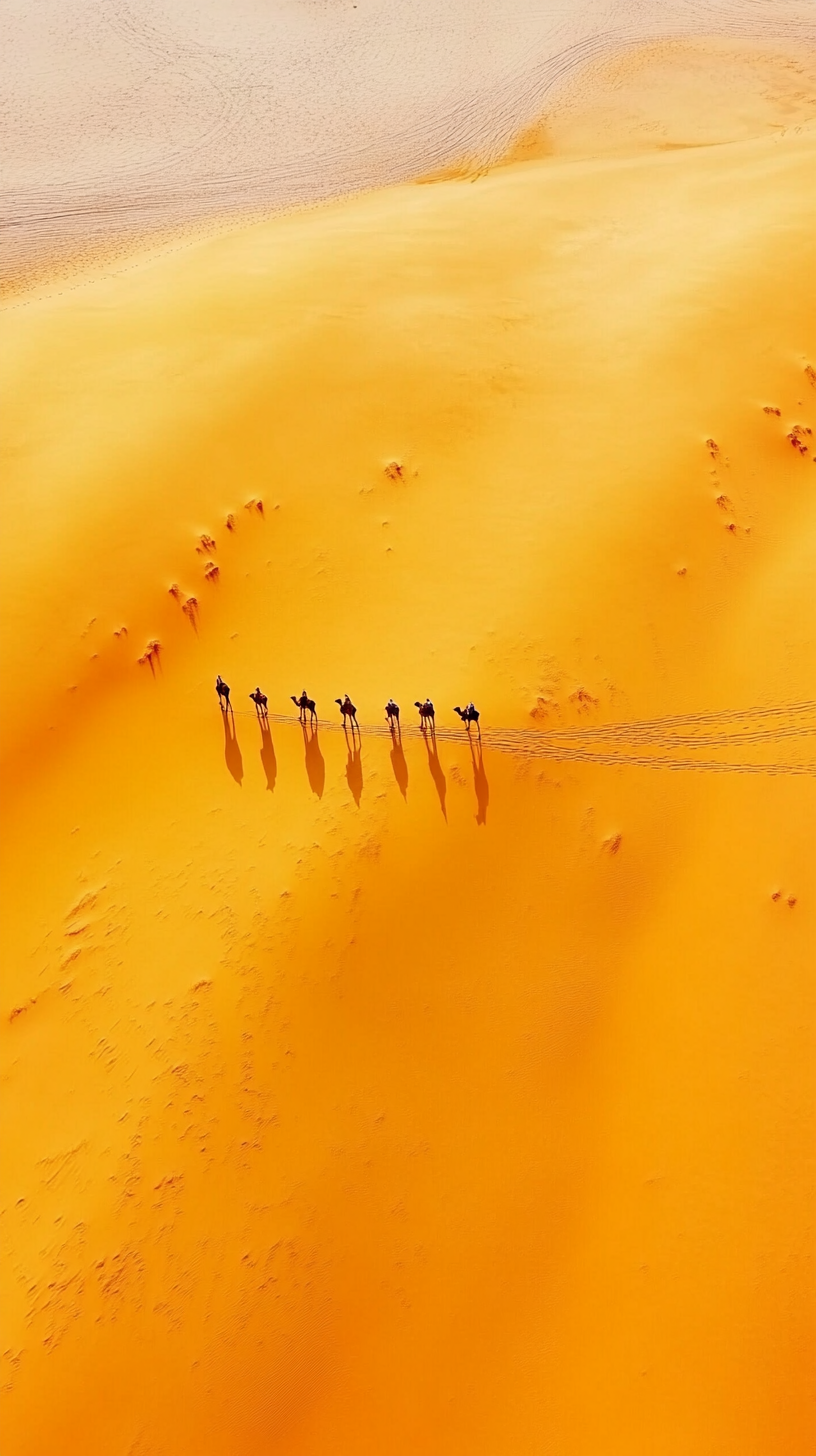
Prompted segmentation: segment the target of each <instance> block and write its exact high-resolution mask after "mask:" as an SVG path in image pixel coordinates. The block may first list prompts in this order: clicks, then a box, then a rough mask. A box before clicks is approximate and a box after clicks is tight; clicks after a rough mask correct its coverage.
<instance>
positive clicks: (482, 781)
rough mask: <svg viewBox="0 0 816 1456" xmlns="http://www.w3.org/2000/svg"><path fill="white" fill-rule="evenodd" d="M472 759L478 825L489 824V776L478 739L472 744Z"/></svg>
mask: <svg viewBox="0 0 816 1456" xmlns="http://www.w3.org/2000/svg"><path fill="white" fill-rule="evenodd" d="M470 757H471V762H472V763H473V787H474V789H475V790H476V823H477V824H486V823H487V806H488V804H489V803H490V785H489V783H488V782H487V774H486V773H485V769H484V759H483V758H482V745H481V742H480V740H479V739H478V738H477V740H476V742H475V743H474V742H473V740H472V739H471V742H470Z"/></svg>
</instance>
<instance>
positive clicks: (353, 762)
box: [344, 729, 363, 809]
mask: <svg viewBox="0 0 816 1456" xmlns="http://www.w3.org/2000/svg"><path fill="white" fill-rule="evenodd" d="M344 731H345V729H344ZM346 745H347V747H348V758H347V759H346V778H347V779H348V786H349V788H350V789H351V793H352V797H353V799H354V802H355V804H356V805H357V808H358V809H359V807H360V799H361V798H362V795H363V759H362V754H361V751H360V740H359V738H358V737H357V736H356V734H354V733H352V734H351V737H350V738H349V735H348V734H346Z"/></svg>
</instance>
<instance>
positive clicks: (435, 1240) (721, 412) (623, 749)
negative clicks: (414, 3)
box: [0, 4, 816, 1456]
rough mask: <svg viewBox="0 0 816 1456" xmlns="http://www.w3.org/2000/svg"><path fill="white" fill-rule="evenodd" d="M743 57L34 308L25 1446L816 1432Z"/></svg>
mask: <svg viewBox="0 0 816 1456" xmlns="http://www.w3.org/2000/svg"><path fill="white" fill-rule="evenodd" d="M328 8H330V7H319V6H317V5H316V4H315V5H314V6H307V5H303V6H301V7H299V9H298V11H297V13H298V15H299V16H300V21H301V23H302V24H303V26H306V24H307V22H308V23H311V20H312V18H313V17H314V15H315V14H316V13H317V12H318V11H320V12H321V14H322V13H324V10H325V9H328ZM697 8H698V10H701V9H704V8H705V7H697ZM248 9H249V7H247V10H248ZM295 9H296V7H294V6H292V7H291V12H292V14H294V13H295ZM518 9H519V13H520V14H521V12H522V10H523V9H524V7H522V6H521V5H519V7H518ZM596 9H597V8H596ZM732 9H733V14H734V15H736V13H737V7H733V8H732ZM742 9H743V11H747V9H748V7H747V6H743V7H742ZM780 9H781V8H780ZM532 10H533V7H530V6H528V7H527V8H526V11H525V13H526V14H531V13H532ZM725 10H728V13H729V14H731V13H732V11H731V10H729V8H728V7H724V12H725ZM724 12H723V13H724ZM39 13H40V14H41V15H42V16H43V17H45V16H47V14H48V13H49V12H48V10H47V8H46V7H43V8H42V10H41V11H40V12H39ZM77 13H79V12H77ZM125 13H126V12H125V11H124V8H122V9H121V10H117V9H115V8H114V9H112V10H111V12H110V14H111V15H112V16H114V17H116V16H119V21H117V23H118V24H120V25H124V21H123V20H122V19H121V17H122V16H123V15H125ZM182 13H183V12H182V11H181V10H179V14H182ZM382 13H383V14H384V13H385V11H384V10H383V12H382ZM422 14H423V16H424V14H425V12H424V10H423V11H422ZM259 23H260V21H259ZM423 23H424V19H423ZM237 29H238V20H236V34H237ZM236 43H237V42H236ZM734 45H736V41H734V40H733V39H732V40H728V39H727V37H726V38H725V39H723V38H722V37H721V38H719V39H717V40H715V41H713V42H712V43H711V48H710V50H709V51H707V52H706V50H705V47H704V46H703V45H702V43H701V42H697V41H695V42H693V43H692V42H683V47H685V49H683V47H681V50H682V55H681V53H680V50H675V51H674V52H672V54H673V55H674V56H675V61H674V62H672V61H671V58H670V56H669V55H668V54H667V52H665V51H664V50H662V49H661V48H658V50H657V51H655V50H651V49H650V50H649V51H648V54H647V52H646V51H642V52H640V53H638V55H634V54H630V55H629V56H628V57H626V58H624V57H622V56H619V57H618V58H617V59H616V60H614V61H613V60H611V59H609V58H605V59H604V60H603V64H601V63H600V62H599V63H598V68H597V69H596V71H594V72H593V73H592V74H593V77H594V79H592V80H591V81H588V82H587V84H586V87H585V88H584V90H583V91H582V92H581V94H580V96H577V98H576V99H574V101H570V102H566V101H565V102H564V104H563V106H562V107H561V109H559V110H557V112H556V111H555V110H554V111H553V113H552V115H549V116H545V117H544V118H543V119H542V120H541V121H540V123H538V124H537V125H536V127H534V128H531V129H528V131H527V132H526V134H525V136H522V137H521V138H520V139H519V140H518V142H517V143H516V149H515V150H514V151H511V158H510V160H509V161H507V160H506V161H505V162H504V164H503V165H500V166H495V167H493V168H489V169H485V168H483V167H482V168H475V169H474V170H472V171H471V172H470V173H468V171H467V167H466V166H465V165H464V164H463V167H462V175H461V176H459V177H451V178H450V179H448V180H440V181H436V182H433V183H426V184H423V185H420V184H418V183H416V182H405V183H401V184H399V185H394V186H391V187H389V188H384V189H380V190H377V191H373V192H371V193H368V194H366V195H363V196H357V197H351V198H349V197H346V198H340V199H337V200H335V201H333V202H331V203H327V204H326V205H324V206H322V207H321V208H319V209H315V210H313V211H311V212H306V213H302V214H299V213H293V214H291V215H287V216H282V217H278V218H274V219H271V220H268V221H265V222H261V223H255V224H254V225H252V226H246V227H242V228H232V229H230V230H228V231H224V232H223V233H222V234H220V235H217V236H211V237H207V238H201V239H199V240H197V241H194V242H191V243H187V244H185V245H184V246H174V247H172V248H171V247H168V248H166V249H165V251H164V252H161V253H160V254H158V255H151V256H144V257H142V258H139V257H135V258H133V259H131V261H130V263H129V264H128V265H127V266H124V264H120V265H119V266H118V267H117V268H116V269H108V268H104V269H101V270H100V271H99V274H98V276H96V277H92V278H91V277H89V278H87V279H86V280H85V281H83V282H82V283H81V284H80V283H77V282H75V283H74V285H73V286H71V287H70V288H64V289H63V287H62V285H61V284H59V283H55V284H54V286H53V287H51V288H50V290H49V289H45V290H44V291H41V292H40V293H39V294H37V295H31V296H29V297H27V298H24V299H22V300H19V301H18V302H16V303H15V305H14V306H13V307H10V308H8V309H7V311H6V313H5V315H4V327H3V393H4V398H5V401H6V426H5V431H4V436H5V442H4V443H5V450H6V457H5V463H4V478H5V482H6V484H5V491H4V515H3V543H4V569H3V576H2V595H1V596H0V609H2V614H3V621H4V623H5V624H6V630H5V634H4V643H3V674H4V685H5V689H6V696H5V710H4V714H3V764H4V784H5V805H6V808H5V821H6V822H5V830H6V832H5V835H4V840H3V856H4V860H3V876H4V891H5V895H4V904H5V910H4V919H3V928H4V949H5V964H6V972H5V980H4V990H3V1005H2V1038H3V1045H4V1069H5V1070H4V1084H3V1105H4V1131H5V1136H4V1138H3V1149H2V1151H3V1159H4V1166H3V1169H2V1204H1V1205H0V1207H2V1259H3V1291H4V1295H3V1307H4V1311H5V1315H4V1338H3V1365H4V1376H3V1403H4V1414H3V1421H2V1431H3V1435H2V1442H1V1444H0V1449H2V1452H3V1456H812V1453H813V1452H814V1451H815V1450H816V1422H815V1421H814V1409H813V1381H812V1369H813V1352H814V1339H813V1335H814V1328H813V1324H814V1322H813V1309H814V1285H813V1271H812V1252H813V1250H812V1210H813V1193H814V1180H813V1171H814V1169H813V1161H814V1160H813V1152H814V1148H816V1138H814V1132H815V1131H816V1128H814V1116H813V1101H812V1066H813V1053H814V1045H813V1043H814V1033H813V1028H814V1004H813V1003H814V993H813V976H812V959H813V944H814V930H815V929H816V923H815V922H816V916H815V915H814V904H816V899H815V897H816V876H815V875H814V824H816V816H814V808H815V807H816V804H815V803H814V801H815V800H816V793H814V772H815V771H816V755H814V737H815V736H816V703H814V701H813V699H814V687H813V684H814V663H815V662H816V640H815V639H816V627H815V626H814V615H813V610H812V606H813V581H814V570H813V568H814V541H815V539H816V530H814V527H815V526H816V449H815V448H814V441H816V434H814V431H816V330H815V329H814V321H816V297H815V296H814V295H816V267H814V237H816V190H815V189H814V186H813V179H814V175H816V124H814V114H816V107H814V108H813V110H812V111H811V115H810V118H809V117H808V116H807V114H806V113H807V110H808V100H807V98H808V96H809V95H810V94H811V92H810V90H809V87H810V80H809V77H810V76H811V75H812V72H811V71H809V70H808V67H809V66H810V65H811V61H810V60H809V58H808V56H809V53H806V52H805V51H804V50H802V51H801V53H798V54H797V56H796V57H791V56H790V55H789V54H788V53H786V52H785V51H784V48H783V49H782V50H780V49H779V47H776V48H774V49H772V50H769V51H768V52H767V53H765V54H764V55H762V54H760V52H759V50H758V49H757V48H756V37H754V39H752V40H751V43H750V46H749V45H748V43H747V42H746V44H745V46H743V47H742V48H741V49H739V55H736V53H731V58H730V59H724V58H723V57H724V51H723V47H726V48H727V47H729V46H734ZM196 55H198V53H197V52H196ZM780 58H781V59H780ZM191 65H192V60H191ZM246 65H247V67H248V68H249V67H250V60H249V59H247V60H246ZM616 68H619V69H616ZM741 68H742V69H741ZM796 68H798V69H796ZM718 71H724V72H725V73H726V74H727V76H728V78H729V79H728V82H727V84H726V83H723V86H722V88H721V92H720V93H719V94H720V95H721V104H719V106H718V104H717V103H716V97H715V96H714V95H713V93H712V91H711V87H710V85H709V84H708V83H706V82H705V79H704V78H705V77H706V76H708V77H711V76H712V75H714V74H717V72H718ZM247 74H249V72H248V73H247ZM740 76H742V77H743V79H744V86H742V89H741V83H739V79H738V78H739V77H740ZM751 76H753V78H754V79H753V80H751V79H750V77H751ZM770 76H775V77H776V82H775V83H774V84H775V85H776V87H777V89H776V90H775V91H774V90H773V88H772V86H771V82H770V80H769V77H770ZM757 77H759V80H758V81H757V80H756V78H757ZM701 78H702V79H701ZM593 88H594V90H593ZM249 89H250V90H251V88H249ZM794 93H795V96H794ZM591 94H594V95H595V96H596V98H597V111H596V114H595V120H594V122H593V119H592V107H591V104H590V102H591ZM616 96H617V97H618V100H617V102H616V101H615V100H614V98H615V97H616ZM657 98H662V99H661V100H660V102H659V104H658V100H657ZM703 103H704V104H703ZM785 108H788V110H786V109H785ZM786 118H787V120H786ZM423 125H425V122H423ZM114 141H115V138H114ZM54 145H55V147H57V146H61V145H62V142H61V141H59V139H55V142H54ZM112 145H113V143H112ZM117 145H118V143H117ZM179 157H180V158H181V160H182V161H183V157H182V154H181V153H179ZM514 157H515V160H513V158H514ZM180 164H181V163H180ZM55 165H56V164H55ZM60 165H62V164H61V163H60ZM77 165H78V172H77V175H78V176H79V175H80V170H79V163H78V164H77ZM83 165H84V164H83ZM203 165H204V160H203V154H202V166H203ZM400 165H402V164H400ZM49 205H50V204H49ZM216 673H222V674H223V676H224V677H225V678H226V680H227V681H228V682H229V684H230V685H231V689H232V696H233V704H234V709H235V712H234V714H233V715H225V714H222V713H221V712H220V711H219V707H218V703H217V701H216V696H215V692H214V680H215V676H216ZM256 684H260V687H261V688H262V690H263V691H264V692H265V693H267V694H268V696H269V707H270V718H269V721H268V723H266V724H261V723H259V722H258V721H257V719H256V716H255V710H254V707H253V704H252V703H251V701H250V700H249V696H248V695H249V693H250V691H251V690H252V689H254V688H255V686H256ZM304 686H305V688H306V689H307V690H308V692H309V693H310V694H311V695H312V696H313V697H314V698H315V699H316V701H317V709H318V715H319V726H318V729H317V731H316V732H315V731H312V730H311V729H310V728H308V727H306V728H302V727H301V726H300V725H299V724H298V722H297V718H296V711H295V709H294V708H293V706H292V704H291V702H290V695H291V694H298V693H299V692H300V691H301V689H302V688H303V687H304ZM346 691H348V692H349V693H351V695H352V697H353V699H354V701H355V703H356V705H357V708H358V713H359V718H360V723H361V729H362V731H361V734H360V736H359V739H358V740H354V741H352V740H351V739H350V738H349V737H348V736H344V734H343V731H342V729H341V727H340V724H339V714H338V712H337V709H336V707H335V705H334V701H333V700H334V699H335V698H336V697H338V696H342V694H343V693H344V692H346ZM389 694H393V695H394V697H395V698H396V699H397V700H398V701H399V703H400V704H401V706H402V720H403V732H402V738H401V740H399V739H397V740H396V741H394V740H392V738H391V737H390V735H389V734H388V732H387V730H386V726H385V721H384V714H383V705H384V703H385V700H386V698H387V697H388V696H389ZM426 694H429V695H430V696H431V697H432V698H433V699H434V700H435V703H436V706H437V713H438V730H437V733H436V736H435V738H430V737H423V736H422V735H421V734H420V733H419V731H418V729H417V727H416V726H415V725H416V710H415V709H414V707H413V704H414V701H415V700H416V699H421V698H424V697H425V695H426ZM470 698H473V699H474V700H475V701H476V702H477V704H478V706H479V708H480V709H481V712H482V720H481V721H482V736H481V742H479V741H478V740H477V739H471V740H470V741H469V740H468V738H467V736H466V734H465V732H464V730H463V728H462V726H461V724H460V723H459V722H458V720H457V719H456V717H455V716H454V714H453V712H452V708H453V705H454V704H462V703H464V702H466V701H467V700H468V699H470Z"/></svg>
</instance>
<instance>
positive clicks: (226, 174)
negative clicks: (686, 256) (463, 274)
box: [0, 0, 813, 288]
mask: <svg viewBox="0 0 816 1456" xmlns="http://www.w3.org/2000/svg"><path fill="white" fill-rule="evenodd" d="M695 35H698V36H699V35H704V36H706V35H719V36H723V37H728V38H731V39H732V40H733V41H735V42H749V43H750V42H752V41H753V42H756V41H765V42H768V41H769V40H770V39H771V38H773V39H775V40H776V41H777V42H779V43H780V44H782V45H783V46H785V45H787V46H788V47H789V48H790V50H789V53H788V54H789V55H790V54H793V55H794V56H795V55H796V54H797V53H798V48H799V47H800V46H801V45H802V44H803V43H806V42H808V41H811V42H812V39H813V10H812V5H811V4H810V3H809V0H672V3H671V4H669V3H667V0H561V3H559V4H539V3H532V0H501V4H495V3H488V0H357V3H356V4H355V3H354V0H276V3H274V4H262V3H253V0H245V3H243V4H239V5H236V3H234V0H196V3H195V4H193V3H192V0H172V3H171V0H135V3H130V4H128V3H125V0H72V3H70V4H68V3H66V0H38V3H37V4H36V5H32V4H30V3H29V0H7V4H6V6H5V7H4V17H3V31H2V37H0V38H1V39H2V49H0V64H2V68H3V69H2V92H3V113H2V117H3V138H4V146H3V159H2V176H3V183H2V202H1V203H0V206H1V207H2V214H3V219H4V233H3V236H4V243H3V272H4V277H5V281H6V286H7V288H8V287H14V288H19V287H20V286H21V285H27V284H30V283H31V281H32V280H33V279H34V278H35V277H37V276H38V275H40V274H42V272H43V270H46V271H49V270H50V272H51V273H52V274H53V272H54V269H55V267H56V265H57V264H58V263H61V264H62V267H63V269H64V268H66V267H68V266H70V267H71V268H74V267H76V266H78V265H81V264H82V263H84V262H87V260H88V259H89V258H92V257H93V256H94V255H95V254H98V253H99V252H100V251H103V252H104V253H105V255H106V256H107V257H108V258H110V257H111V256H115V255H116V254H117V253H119V254H121V252H122V250H123V249H127V248H128V247H129V246H132V243H133V240H134V238H136V239H138V238H140V237H143V236H144V235H145V234H157V235H162V234H165V235H166V234H167V233H173V232H176V231H178V229H180V228H189V227H191V226H201V225H202V223H204V222H205V221H206V220H207V219H213V218H214V217H226V216H229V215H233V216H234V215H240V214H246V213H247V212H252V211H257V210H259V209H260V210H265V211H267V212H268V211H269V210H275V209H277V210H280V209H281V208H287V207H292V206H294V205H302V204H304V203H309V202H315V201H319V200H320V199H323V198H326V197H331V196H334V195H337V194H338V193H342V192H349V191H353V190H358V189H361V188H369V187H376V186H382V185H383V184H385V183H390V182H394V181H397V180H400V179H403V178H406V177H409V176H411V175H414V174H416V173H418V172H428V171H431V170H434V169H438V168H440V167H442V166H447V165H450V163H451V162H456V161H458V160H460V159H461V158H462V157H467V158H468V159H470V161H471V162H473V161H474V160H475V161H477V162H478V163H480V164H481V163H484V162H485V161H490V160H495V158H496V157H497V156H498V155H500V154H501V153H502V152H503V150H504V149H505V148H506V147H507V145H508V143H509V142H510V140H511V138H512V137H513V135H514V133H516V132H517V131H518V130H519V128H520V127H523V126H528V125H530V124H531V123H533V122H534V121H535V120H536V119H537V117H538V116H539V115H540V114H541V112H542V111H543V110H544V109H545V108H546V107H547V106H548V105H549V104H550V102H551V100H552V99H553V98H554V97H557V96H559V95H561V94H562V93H563V91H564V87H565V84H566V85H567V86H568V87H572V84H573V82H574V81H575V80H576V78H577V77H578V76H579V75H580V73H581V70H582V68H584V67H586V65H587V63H588V62H590V61H592V60H593V59H597V58H602V57H608V56H610V55H616V54H618V53H619V52H620V50H621V48H627V47H629V46H632V45H638V44H639V43H641V42H643V41H646V40H650V39H651V40H655V39H659V38H661V37H662V38H667V37H672V36H674V37H689V36H695ZM662 89H663V88H662V87H661V91H662ZM790 89H791V88H790V86H788V90H790Z"/></svg>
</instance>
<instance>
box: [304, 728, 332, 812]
mask: <svg viewBox="0 0 816 1456" xmlns="http://www.w3.org/2000/svg"><path fill="white" fill-rule="evenodd" d="M302 729H303V748H304V750H305V755H306V777H307V778H308V780H309V787H310V788H311V790H312V793H313V794H317V797H318V799H322V798H323V789H324V788H325V785H326V760H325V759H324V757H323V754H322V753H321V752H320V744H319V743H318V741H317V729H316V728H307V726H306V724H305V723H304V724H302Z"/></svg>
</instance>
